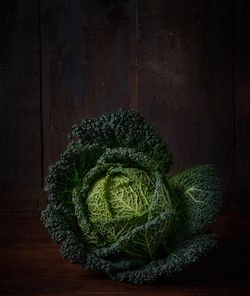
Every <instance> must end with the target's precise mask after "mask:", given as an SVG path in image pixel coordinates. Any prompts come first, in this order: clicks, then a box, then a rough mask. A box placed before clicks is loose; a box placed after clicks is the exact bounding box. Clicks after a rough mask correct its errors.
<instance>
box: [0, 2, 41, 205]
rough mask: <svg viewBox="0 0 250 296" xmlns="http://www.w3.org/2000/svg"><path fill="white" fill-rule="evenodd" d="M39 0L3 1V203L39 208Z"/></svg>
mask: <svg viewBox="0 0 250 296" xmlns="http://www.w3.org/2000/svg"><path fill="white" fill-rule="evenodd" d="M38 19H39V18H38V1H36V0H35V1H25V0H21V1H1V4H0V22H1V25H0V35H1V46H0V81H1V82H0V83H1V86H0V97H1V99H0V121H1V124H0V129H1V141H0V187H1V201H0V208H1V209H19V210H22V209H26V210H27V209H35V208H36V207H37V200H38V199H39V197H40V196H41V137H40V68H39V34H38V32H39V23H38Z"/></svg>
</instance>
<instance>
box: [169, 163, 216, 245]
mask: <svg viewBox="0 0 250 296" xmlns="http://www.w3.org/2000/svg"><path fill="white" fill-rule="evenodd" d="M168 184H169V188H170V192H171V194H172V196H173V198H172V200H173V202H174V203H175V207H176V211H177V215H176V220H175V222H173V226H172V228H171V229H172V232H171V234H169V236H168V239H169V241H171V242H172V244H174V243H176V242H178V241H182V240H184V239H186V238H188V237H190V236H191V235H193V234H195V233H198V232H199V231H201V230H202V229H204V228H205V227H206V226H208V225H209V224H211V223H212V222H214V221H215V219H216V217H217V214H218V211H219V209H220V206H221V191H220V180H219V179H218V177H217V174H216V170H215V168H214V166H212V165H202V166H195V167H193V168H191V169H188V170H185V171H181V172H180V173H178V174H175V175H173V176H171V177H170V178H168Z"/></svg>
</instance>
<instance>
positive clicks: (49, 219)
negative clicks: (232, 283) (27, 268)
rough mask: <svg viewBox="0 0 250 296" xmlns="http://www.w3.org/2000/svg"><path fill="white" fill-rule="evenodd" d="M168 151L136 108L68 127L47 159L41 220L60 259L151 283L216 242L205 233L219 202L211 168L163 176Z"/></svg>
mask: <svg viewBox="0 0 250 296" xmlns="http://www.w3.org/2000/svg"><path fill="white" fill-rule="evenodd" d="M171 164H172V155H171V153H170V152H169V148H168V146H167V145H166V144H165V142H164V141H163V139H162V138H161V137H160V136H159V135H158V134H157V133H156V132H155V130H154V128H153V127H152V126H151V125H149V124H147V123H146V122H145V121H144V120H143V118H142V117H141V116H140V115H139V114H138V113H136V112H135V111H128V110H119V111H118V112H117V113H114V114H111V115H103V116H101V117H99V118H95V119H87V118H85V119H83V121H82V122H81V124H79V125H76V126H73V137H72V138H70V140H69V144H68V147H67V149H66V151H65V152H64V153H63V154H62V155H61V159H60V160H59V161H58V162H56V163H54V164H52V165H51V166H50V170H49V176H48V177H47V186H46V189H47V191H48V192H49V204H48V206H47V208H46V209H45V210H43V211H42V217H41V219H42V221H43V222H44V224H45V226H46V227H47V228H48V230H49V232H50V234H51V236H52V238H53V240H54V241H56V242H57V243H58V244H60V245H61V253H62V255H63V257H66V258H68V259H69V260H70V261H71V262H72V263H79V264H81V265H82V266H83V267H84V269H86V270H100V271H103V272H106V273H107V274H108V276H109V277H110V278H112V279H115V280H120V281H127V282H132V283H136V284H143V283H151V282H153V281H155V280H157V279H159V278H163V277H167V276H169V275H171V274H172V273H174V272H176V271H181V270H182V269H183V268H184V267H186V266H187V265H188V264H190V263H192V262H195V261H197V260H198V259H199V258H200V257H202V256H204V255H206V254H207V253H208V251H209V250H211V249H212V248H213V247H215V245H216V236H215V234H213V233H212V232H211V231H208V230H207V226H208V225H209V224H210V223H212V222H214V221H215V219H216V216H217V213H218V210H219V207H220V203H221V194H220V182H219V179H218V177H217V176H216V172H215V168H214V167H213V166H212V165H201V166H195V167H193V168H190V169H187V170H183V171H181V172H179V173H177V174H174V175H171V176H169V175H167V173H168V171H169V168H170V166H171Z"/></svg>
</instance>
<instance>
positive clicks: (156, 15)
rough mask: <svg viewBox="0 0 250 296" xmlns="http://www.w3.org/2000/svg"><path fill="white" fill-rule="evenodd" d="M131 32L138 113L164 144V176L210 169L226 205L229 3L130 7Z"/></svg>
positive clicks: (229, 180) (229, 176) (229, 175)
mask: <svg viewBox="0 0 250 296" xmlns="http://www.w3.org/2000/svg"><path fill="white" fill-rule="evenodd" d="M138 28H139V39H138V77H139V107H138V110H139V111H140V112H141V113H142V114H143V115H144V116H145V118H146V120H148V121H149V122H151V123H152V124H154V126H155V128H156V130H158V131H159V132H160V134H161V135H162V136H163V138H164V139H165V141H166V142H167V143H168V144H169V145H170V148H171V150H172V152H173V155H174V165H173V168H172V171H171V172H177V171H179V170H180V169H185V168H188V167H191V166H193V165H195V164H204V163H212V164H214V165H215V166H216V167H217V168H218V171H219V175H220V177H221V178H222V179H223V189H224V191H225V195H224V196H227V197H229V198H230V192H232V189H233V181H234V180H233V168H234V162H233V160H234V155H233V152H234V151H233V147H234V137H233V132H232V131H233V128H234V126H233V121H234V120H233V106H234V102H233V87H234V86H233V43H232V31H233V28H232V2H231V1H192V0H188V1H160V0H156V1H151V0H148V1H138ZM228 207H229V202H228V201H227V199H226V198H225V199H224V208H225V209H227V208H228Z"/></svg>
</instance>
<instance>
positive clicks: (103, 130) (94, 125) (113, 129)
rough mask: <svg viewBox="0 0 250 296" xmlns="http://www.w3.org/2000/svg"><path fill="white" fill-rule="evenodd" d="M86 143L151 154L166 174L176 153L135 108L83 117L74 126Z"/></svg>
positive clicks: (77, 133)
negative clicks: (172, 152) (170, 150)
mask: <svg viewBox="0 0 250 296" xmlns="http://www.w3.org/2000/svg"><path fill="white" fill-rule="evenodd" d="M73 133H74V135H75V136H76V137H78V138H80V139H81V142H82V143H83V145H91V144H98V145H101V146H106V147H109V148H121V147H122V148H134V149H135V150H136V151H138V152H143V153H145V154H147V155H148V156H149V157H150V158H151V159H152V160H154V161H155V162H156V163H157V164H158V165H159V166H160V168H161V169H162V170H163V171H164V172H165V173H166V172H167V171H168V170H169V168H170V165H171V164H172V155H171V153H170V152H169V149H168V147H167V145H166V143H165V142H164V141H163V139H162V138H161V137H160V135H159V134H158V133H156V132H155V130H154V128H153V127H152V126H151V125H149V124H147V123H146V122H145V121H144V119H143V118H142V117H141V116H140V115H139V114H138V113H137V112H135V111H129V110H119V111H118V112H117V113H114V114H111V115H103V116H101V117H99V118H95V119H86V118H85V119H83V121H82V123H81V124H80V125H75V126H74V127H73Z"/></svg>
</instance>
